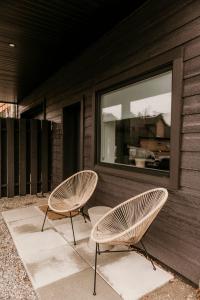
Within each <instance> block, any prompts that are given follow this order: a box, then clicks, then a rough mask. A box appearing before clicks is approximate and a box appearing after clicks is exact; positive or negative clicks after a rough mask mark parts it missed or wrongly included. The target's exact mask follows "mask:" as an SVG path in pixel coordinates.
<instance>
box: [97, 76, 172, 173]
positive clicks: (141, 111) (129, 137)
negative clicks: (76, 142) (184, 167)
mask: <svg viewBox="0 0 200 300" xmlns="http://www.w3.org/2000/svg"><path fill="white" fill-rule="evenodd" d="M171 91H172V72H171V71H168V72H165V73H162V74H159V75H156V76H153V77H151V78H148V79H145V80H142V81H139V82H136V83H133V84H130V85H128V86H124V87H122V88H119V89H116V90H114V91H111V92H107V93H104V94H101V96H100V120H101V121H100V122H101V129H100V131H101V132H100V141H101V146H100V162H102V163H108V164H118V165H126V166H129V167H137V168H147V169H157V170H162V171H165V172H169V170H170V130H171Z"/></svg>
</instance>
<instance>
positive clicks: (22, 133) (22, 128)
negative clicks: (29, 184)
mask: <svg viewBox="0 0 200 300" xmlns="http://www.w3.org/2000/svg"><path fill="white" fill-rule="evenodd" d="M26 130H27V127H26V120H25V119H21V120H19V194H20V195H26V145H27V143H26Z"/></svg>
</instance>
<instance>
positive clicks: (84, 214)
mask: <svg viewBox="0 0 200 300" xmlns="http://www.w3.org/2000/svg"><path fill="white" fill-rule="evenodd" d="M81 214H82V216H83V219H84V221H85V223H87V220H86V217H85V214H84V212H83V207H82V208H81Z"/></svg>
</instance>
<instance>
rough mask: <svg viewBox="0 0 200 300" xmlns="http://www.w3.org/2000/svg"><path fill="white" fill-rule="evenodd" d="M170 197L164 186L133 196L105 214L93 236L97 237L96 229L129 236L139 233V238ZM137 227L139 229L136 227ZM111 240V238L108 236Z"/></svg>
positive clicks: (97, 224)
mask: <svg viewBox="0 0 200 300" xmlns="http://www.w3.org/2000/svg"><path fill="white" fill-rule="evenodd" d="M167 198H168V191H167V190H166V189H164V188H156V189H152V190H149V191H146V192H144V193H142V194H140V195H137V196H135V197H132V198H130V199H128V200H127V201H125V202H123V203H121V204H119V205H117V206H116V207H114V208H113V209H112V210H111V211H109V212H108V213H107V214H105V215H104V216H103V217H102V218H101V219H100V220H99V221H98V222H97V223H96V225H95V226H94V228H93V230H92V236H93V237H94V239H95V236H96V234H95V231H96V230H97V228H98V230H99V231H102V232H103V231H105V230H106V231H107V233H108V232H109V231H110V232H113V233H116V235H117V236H118V237H117V238H118V239H120V236H123V235H124V233H125V232H126V234H127V237H128V238H129V237H130V236H131V235H138V238H137V239H138V240H140V238H141V237H142V236H143V235H144V233H145V232H146V230H147V229H148V227H149V226H150V224H151V223H152V222H153V220H154V219H155V217H156V216H157V214H158V213H159V211H160V210H161V208H162V207H163V205H164V204H165V202H166V200H167ZM136 228H137V229H136ZM108 240H109V238H108Z"/></svg>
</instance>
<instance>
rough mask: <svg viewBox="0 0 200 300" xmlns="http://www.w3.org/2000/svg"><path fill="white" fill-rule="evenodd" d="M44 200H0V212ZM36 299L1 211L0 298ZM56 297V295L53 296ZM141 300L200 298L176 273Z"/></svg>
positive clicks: (195, 299)
mask: <svg viewBox="0 0 200 300" xmlns="http://www.w3.org/2000/svg"><path fill="white" fill-rule="evenodd" d="M36 203H38V204H42V203H44V198H38V197H36V196H26V197H15V198H12V199H9V198H2V199H1V200H0V213H1V212H2V211H5V210H9V209H13V208H17V207H26V206H29V205H33V204H36ZM8 299H9V300H38V297H37V295H36V293H35V292H34V290H33V287H32V285H31V282H30V280H29V278H28V275H27V273H26V271H25V269H24V267H23V265H22V262H21V260H20V258H19V256H18V254H17V251H16V248H15V246H14V244H13V241H12V238H11V236H10V233H9V231H8V229H7V226H6V224H5V222H4V221H3V219H2V217H1V214H0V300H8ZM55 300H59V299H55ZM141 300H200V295H199V296H198V295H197V291H196V290H195V289H194V288H193V287H191V286H190V285H188V284H186V283H185V282H183V281H182V280H181V279H180V278H179V277H177V276H175V279H174V280H172V281H171V282H169V283H168V284H166V285H164V286H163V287H161V288H159V289H157V290H156V291H154V292H152V293H150V294H149V295H147V296H145V297H143V298H142V299H141Z"/></svg>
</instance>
